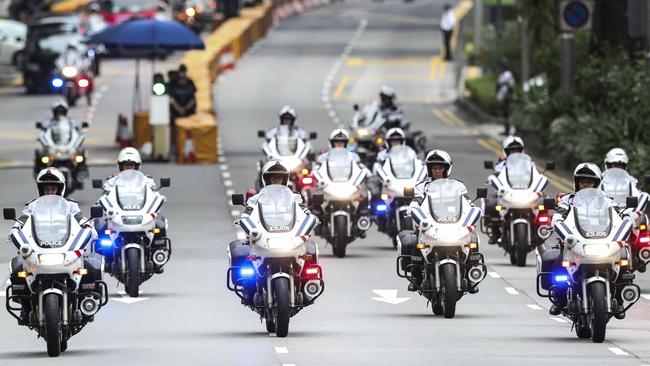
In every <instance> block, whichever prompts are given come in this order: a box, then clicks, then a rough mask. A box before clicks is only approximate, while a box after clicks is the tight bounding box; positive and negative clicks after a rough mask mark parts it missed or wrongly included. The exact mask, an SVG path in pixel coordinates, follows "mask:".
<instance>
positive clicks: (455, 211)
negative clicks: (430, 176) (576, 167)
mask: <svg viewBox="0 0 650 366" xmlns="http://www.w3.org/2000/svg"><path fill="white" fill-rule="evenodd" d="M461 192H462V189H461V187H460V184H459V183H458V182H457V181H455V180H453V179H436V180H434V181H433V182H431V183H429V184H428V185H427V190H426V195H427V199H428V200H429V208H430V210H431V215H432V216H433V219H434V220H436V222H439V223H455V222H458V220H460V215H461V213H462V205H461V202H462V201H461V200H462V193H461Z"/></svg>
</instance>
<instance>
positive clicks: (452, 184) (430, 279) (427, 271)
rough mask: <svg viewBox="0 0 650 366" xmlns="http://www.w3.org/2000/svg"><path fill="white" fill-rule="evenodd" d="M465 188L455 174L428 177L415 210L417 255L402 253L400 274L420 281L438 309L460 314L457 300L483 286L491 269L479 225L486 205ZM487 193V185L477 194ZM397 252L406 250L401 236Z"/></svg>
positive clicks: (410, 190) (424, 293)
mask: <svg viewBox="0 0 650 366" xmlns="http://www.w3.org/2000/svg"><path fill="white" fill-rule="evenodd" d="M463 192H464V187H462V184H461V183H460V182H458V181H456V180H454V179H446V178H445V179H437V180H435V181H432V182H431V183H429V184H428V185H427V187H426V191H425V199H424V201H423V202H422V204H421V205H420V206H419V207H417V208H415V209H413V210H412V211H411V216H412V217H413V221H414V222H415V224H417V228H416V233H417V244H416V245H415V250H416V251H417V253H418V255H399V256H398V257H397V275H398V276H399V277H402V278H406V279H408V280H409V282H410V283H413V284H415V286H416V288H417V290H418V292H419V293H420V294H421V295H422V296H424V297H425V298H426V299H428V300H429V301H430V302H431V304H432V311H433V313H434V314H435V315H443V316H444V317H445V318H453V317H454V316H455V314H456V303H457V301H458V300H460V299H461V298H462V297H463V296H464V295H465V294H467V293H472V294H473V293H476V292H478V285H479V284H480V283H481V282H482V281H483V279H485V275H486V273H487V268H486V266H485V264H484V259H483V255H482V254H481V253H480V252H479V239H478V235H477V234H476V231H475V228H476V225H477V224H478V222H479V219H480V218H481V209H480V208H478V207H474V205H473V204H472V202H473V201H472V202H470V201H469V199H468V198H467V197H466V195H465V194H463ZM405 194H406V195H407V196H410V197H412V196H413V188H407V189H406V191H405ZM486 195H487V189H486V188H478V189H477V197H476V199H479V198H483V197H485V196H486ZM476 199H475V200H476ZM398 253H402V242H401V240H399V239H398ZM414 272H416V273H418V274H419V275H414ZM418 279H419V280H422V279H423V281H422V282H421V283H420V281H419V280H418Z"/></svg>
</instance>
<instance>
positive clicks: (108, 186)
mask: <svg viewBox="0 0 650 366" xmlns="http://www.w3.org/2000/svg"><path fill="white" fill-rule="evenodd" d="M116 180H117V174H116V175H114V176H112V177H110V178H108V179H106V181H105V182H104V187H103V188H104V192H105V193H108V192H110V191H111V190H112V189H113V187H115V181H116ZM147 186H149V188H151V190H152V191H155V190H156V181H154V180H153V178H151V177H147Z"/></svg>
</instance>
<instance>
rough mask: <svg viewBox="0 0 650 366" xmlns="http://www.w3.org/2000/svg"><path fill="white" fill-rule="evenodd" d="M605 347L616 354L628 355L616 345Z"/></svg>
mask: <svg viewBox="0 0 650 366" xmlns="http://www.w3.org/2000/svg"><path fill="white" fill-rule="evenodd" d="M607 349H608V350H610V351H612V353H614V354H615V355H617V356H627V355H628V353H627V352H625V351H623V350H622V349H620V348H618V347H607Z"/></svg>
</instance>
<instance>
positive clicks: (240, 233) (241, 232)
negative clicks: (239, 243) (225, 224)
mask: <svg viewBox="0 0 650 366" xmlns="http://www.w3.org/2000/svg"><path fill="white" fill-rule="evenodd" d="M237 239H239V240H245V239H246V234H245V233H244V232H243V231H238V232H237Z"/></svg>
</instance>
